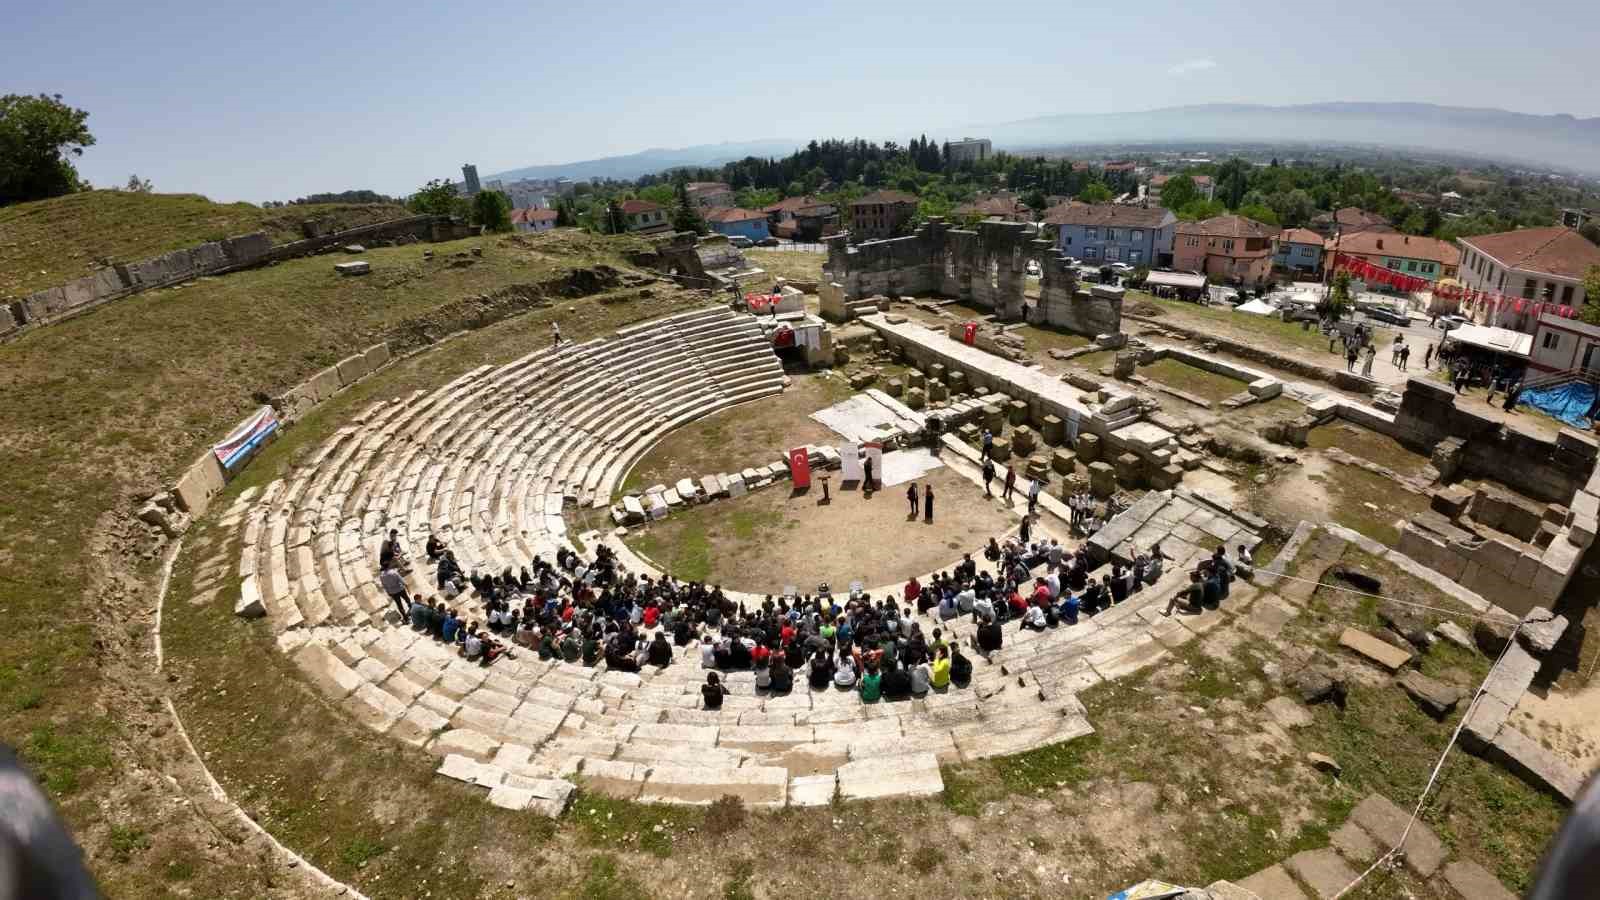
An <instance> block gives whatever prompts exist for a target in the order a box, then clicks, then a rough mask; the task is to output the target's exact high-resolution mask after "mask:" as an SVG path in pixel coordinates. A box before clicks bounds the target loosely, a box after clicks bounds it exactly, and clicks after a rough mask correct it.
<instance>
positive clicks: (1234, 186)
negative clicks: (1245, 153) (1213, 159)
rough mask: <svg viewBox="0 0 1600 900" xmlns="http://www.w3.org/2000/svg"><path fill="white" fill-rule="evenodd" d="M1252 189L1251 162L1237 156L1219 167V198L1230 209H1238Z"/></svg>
mask: <svg viewBox="0 0 1600 900" xmlns="http://www.w3.org/2000/svg"><path fill="white" fill-rule="evenodd" d="M1249 191H1250V164H1249V163H1247V162H1245V161H1244V160H1242V159H1240V158H1239V157H1237V156H1235V157H1234V158H1232V159H1230V160H1228V161H1227V162H1225V163H1223V164H1222V167H1221V168H1219V169H1217V199H1218V200H1221V201H1222V205H1224V206H1226V207H1227V208H1229V209H1238V208H1239V204H1240V203H1243V202H1244V195H1245V194H1246V193H1248V192H1249Z"/></svg>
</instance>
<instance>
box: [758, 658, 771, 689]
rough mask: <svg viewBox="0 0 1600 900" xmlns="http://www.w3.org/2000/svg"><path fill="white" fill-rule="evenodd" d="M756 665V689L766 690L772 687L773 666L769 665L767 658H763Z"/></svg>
mask: <svg viewBox="0 0 1600 900" xmlns="http://www.w3.org/2000/svg"><path fill="white" fill-rule="evenodd" d="M755 667H756V690H758V691H764V690H767V689H769V688H771V687H772V668H771V666H769V665H768V664H767V660H765V659H763V660H762V661H760V662H758V663H756V664H755Z"/></svg>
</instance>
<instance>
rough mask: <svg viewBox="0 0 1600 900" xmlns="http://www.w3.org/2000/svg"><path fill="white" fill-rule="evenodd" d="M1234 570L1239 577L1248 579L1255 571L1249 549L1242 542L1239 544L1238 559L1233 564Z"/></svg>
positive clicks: (1254, 563) (1254, 564)
mask: <svg viewBox="0 0 1600 900" xmlns="http://www.w3.org/2000/svg"><path fill="white" fill-rule="evenodd" d="M1233 568H1234V571H1236V572H1238V574H1239V577H1240V578H1245V579H1248V578H1250V576H1252V575H1254V574H1255V573H1256V561H1255V560H1254V559H1253V558H1252V557H1251V556H1250V551H1249V550H1246V549H1245V546H1244V545H1243V544H1240V545H1239V561H1238V562H1236V563H1234V564H1233Z"/></svg>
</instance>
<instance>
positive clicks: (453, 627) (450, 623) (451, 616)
mask: <svg viewBox="0 0 1600 900" xmlns="http://www.w3.org/2000/svg"><path fill="white" fill-rule="evenodd" d="M460 630H461V619H460V617H458V616H457V615H456V611H455V610H453V609H452V610H450V612H448V613H446V614H445V617H444V622H443V623H442V624H440V626H439V636H440V637H441V638H443V639H444V642H445V643H446V644H454V643H455V642H456V634H457V632H459V631H460Z"/></svg>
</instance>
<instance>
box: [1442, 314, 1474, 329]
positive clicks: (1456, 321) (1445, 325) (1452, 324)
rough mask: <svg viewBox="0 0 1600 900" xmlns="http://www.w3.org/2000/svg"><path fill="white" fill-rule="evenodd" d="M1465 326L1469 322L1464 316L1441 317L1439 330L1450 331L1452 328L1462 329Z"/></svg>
mask: <svg viewBox="0 0 1600 900" xmlns="http://www.w3.org/2000/svg"><path fill="white" fill-rule="evenodd" d="M1465 324H1467V320H1466V319H1465V318H1463V317H1462V316H1440V317H1439V322H1438V325H1439V329H1440V330H1442V331H1449V330H1450V329H1452V328H1460V327H1461V326H1463V325H1465Z"/></svg>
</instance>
